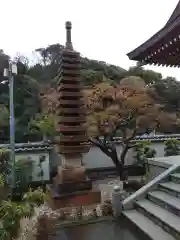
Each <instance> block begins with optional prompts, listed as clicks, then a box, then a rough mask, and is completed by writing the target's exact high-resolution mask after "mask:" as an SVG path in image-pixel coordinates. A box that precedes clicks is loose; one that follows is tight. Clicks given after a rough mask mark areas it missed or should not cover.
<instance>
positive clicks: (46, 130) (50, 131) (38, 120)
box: [29, 114, 55, 140]
mask: <svg viewBox="0 0 180 240" xmlns="http://www.w3.org/2000/svg"><path fill="white" fill-rule="evenodd" d="M29 130H30V131H31V132H37V131H39V132H40V133H41V134H42V137H43V139H44V140H47V137H48V136H53V135H54V134H55V126H54V119H53V117H51V116H49V115H42V114H38V115H37V116H36V117H35V119H31V121H30V122H29Z"/></svg>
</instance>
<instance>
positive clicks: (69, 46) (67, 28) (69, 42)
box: [65, 21, 73, 50]
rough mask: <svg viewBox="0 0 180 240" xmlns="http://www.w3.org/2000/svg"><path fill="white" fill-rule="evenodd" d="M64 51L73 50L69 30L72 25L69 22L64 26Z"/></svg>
mask: <svg viewBox="0 0 180 240" xmlns="http://www.w3.org/2000/svg"><path fill="white" fill-rule="evenodd" d="M65 26H66V49H69V50H73V45H72V42H71V28H72V24H71V22H70V21H67V22H66V24H65Z"/></svg>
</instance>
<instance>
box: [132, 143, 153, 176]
mask: <svg viewBox="0 0 180 240" xmlns="http://www.w3.org/2000/svg"><path fill="white" fill-rule="evenodd" d="M150 146H151V142H150V141H137V142H136V146H135V153H136V155H135V159H136V162H137V164H139V165H141V166H143V167H144V168H145V170H146V178H148V175H149V171H150V169H149V164H148V158H153V157H155V156H156V150H155V149H153V148H151V147H150Z"/></svg>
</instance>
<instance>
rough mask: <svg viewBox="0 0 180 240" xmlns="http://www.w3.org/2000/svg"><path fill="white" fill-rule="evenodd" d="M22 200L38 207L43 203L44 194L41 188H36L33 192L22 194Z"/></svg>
mask: <svg viewBox="0 0 180 240" xmlns="http://www.w3.org/2000/svg"><path fill="white" fill-rule="evenodd" d="M23 200H24V201H26V202H28V203H32V204H36V205H38V206H39V205H41V204H43V203H44V200H45V193H44V192H43V190H42V189H41V188H38V189H36V190H34V191H33V190H32V189H30V190H29V192H27V193H25V194H24V196H23Z"/></svg>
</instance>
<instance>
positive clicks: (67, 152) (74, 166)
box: [50, 22, 100, 208]
mask: <svg viewBox="0 0 180 240" xmlns="http://www.w3.org/2000/svg"><path fill="white" fill-rule="evenodd" d="M80 62H81V58H80V54H79V53H78V52H76V51H74V49H73V46H72V42H71V22H66V46H65V49H64V50H63V51H62V54H61V60H60V71H59V74H60V75H59V83H58V86H57V92H58V102H59V104H58V107H57V111H56V114H57V116H58V128H57V131H58V134H59V137H58V142H57V151H58V152H59V153H60V156H61V160H62V165H61V166H59V167H58V170H57V176H56V177H55V179H54V183H53V185H52V186H51V190H50V191H51V200H52V201H51V206H52V207H55V208H60V207H64V206H68V205H72V204H73V205H84V204H92V203H96V202H99V201H100V192H99V191H98V190H94V189H92V183H91V181H90V180H89V179H88V178H87V177H86V175H85V168H84V167H83V166H82V156H83V154H84V153H86V152H88V151H89V147H88V144H87V142H88V138H87V132H86V127H85V123H86V109H85V106H84V100H83V94H82V91H81V90H82V89H81V83H80Z"/></svg>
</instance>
